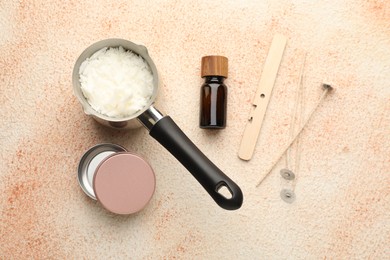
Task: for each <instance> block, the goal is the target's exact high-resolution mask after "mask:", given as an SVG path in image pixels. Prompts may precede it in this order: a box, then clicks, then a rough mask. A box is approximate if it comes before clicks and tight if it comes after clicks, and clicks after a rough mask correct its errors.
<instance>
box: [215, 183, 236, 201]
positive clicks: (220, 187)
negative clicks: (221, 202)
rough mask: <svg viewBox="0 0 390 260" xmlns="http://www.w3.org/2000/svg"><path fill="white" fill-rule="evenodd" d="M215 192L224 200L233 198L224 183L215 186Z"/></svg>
mask: <svg viewBox="0 0 390 260" xmlns="http://www.w3.org/2000/svg"><path fill="white" fill-rule="evenodd" d="M217 192H218V193H219V194H221V195H222V196H224V197H225V198H226V199H231V198H233V193H232V191H231V190H230V189H229V187H228V186H226V184H225V183H221V184H219V185H218V186H217Z"/></svg>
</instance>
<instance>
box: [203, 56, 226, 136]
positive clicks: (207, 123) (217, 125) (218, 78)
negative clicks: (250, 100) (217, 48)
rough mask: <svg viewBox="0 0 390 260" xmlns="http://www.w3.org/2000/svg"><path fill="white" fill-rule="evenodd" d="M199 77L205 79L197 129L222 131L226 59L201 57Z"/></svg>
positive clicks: (223, 125)
mask: <svg viewBox="0 0 390 260" xmlns="http://www.w3.org/2000/svg"><path fill="white" fill-rule="evenodd" d="M201 77H202V78H204V79H205V82H204V84H203V85H202V87H201V90H200V117H199V127H200V128H207V129H210V128H211V129H223V128H225V127H226V105H227V87H226V85H225V84H224V83H223V82H224V80H225V79H226V78H227V77H228V59H227V58H226V57H223V56H205V57H202V66H201Z"/></svg>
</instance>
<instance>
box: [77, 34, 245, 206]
mask: <svg viewBox="0 0 390 260" xmlns="http://www.w3.org/2000/svg"><path fill="white" fill-rule="evenodd" d="M119 46H122V47H123V48H124V49H126V50H130V51H132V52H134V53H136V54H138V55H140V56H141V57H142V58H143V59H144V60H145V61H146V62H147V63H148V65H149V67H150V69H151V71H152V73H153V94H152V97H151V98H150V100H149V103H148V105H147V106H145V107H144V108H143V109H142V110H140V111H138V112H137V113H135V114H134V115H132V116H129V117H125V118H113V117H109V116H106V115H103V114H100V113H98V112H97V111H95V110H94V109H93V108H92V107H91V105H90V104H89V103H88V101H87V100H86V98H85V97H84V95H83V93H82V91H81V84H80V80H79V77H80V76H79V68H80V65H81V63H82V62H83V61H84V60H86V59H87V58H89V57H91V56H92V55H93V54H94V53H95V52H97V51H98V50H100V49H102V48H104V47H119ZM72 78H73V79H72V80H73V88H74V93H75V95H76V96H77V98H78V100H79V101H80V103H81V105H82V107H83V109H84V112H85V113H86V114H87V115H90V116H92V117H93V118H94V119H95V120H96V121H98V122H99V123H101V124H103V125H106V126H110V127H114V128H119V129H120V128H125V129H126V128H136V127H139V126H141V125H143V126H144V127H145V128H146V129H148V131H149V134H150V135H151V136H152V137H153V138H154V139H156V140H157V141H158V142H159V143H160V144H161V145H163V146H164V147H165V148H166V149H167V150H168V151H169V152H170V153H171V154H172V155H173V156H175V158H176V159H177V160H179V161H180V162H181V163H182V164H183V166H184V167H185V168H186V169H187V170H188V171H189V172H190V173H191V174H192V175H193V176H194V177H195V178H196V179H197V181H198V182H199V183H200V184H201V185H202V186H203V187H204V189H205V190H206V191H207V192H208V193H209V194H210V196H211V197H212V198H213V199H214V201H215V202H216V203H217V204H218V205H219V206H221V207H222V208H224V209H228V210H235V209H238V208H240V207H241V205H242V202H243V195H242V191H241V189H240V188H239V187H238V185H237V184H236V183H234V182H233V181H232V180H231V179H230V178H229V177H228V176H226V175H225V174H224V173H223V172H222V171H221V170H220V169H218V167H217V166H215V164H214V163H212V162H211V161H210V160H209V159H208V158H207V157H206V156H205V155H204V154H203V153H202V152H201V151H200V150H199V149H198V148H197V147H196V146H195V145H194V144H193V143H192V141H191V140H190V139H189V138H188V137H187V136H186V135H185V134H184V133H183V132H182V131H181V130H180V128H179V127H178V126H177V125H176V124H175V122H174V121H173V120H172V119H171V117H169V116H165V115H163V114H162V113H161V112H159V111H158V110H157V109H156V108H155V107H154V106H153V104H154V102H155V100H156V97H157V92H158V87H159V77H158V72H157V68H156V66H155V64H154V63H153V61H152V59H151V58H150V56H149V54H148V51H147V49H146V47H145V46H142V45H137V44H135V43H133V42H130V41H127V40H123V39H106V40H102V41H99V42H97V43H94V44H93V45H91V46H89V47H88V48H87V49H86V50H84V52H83V53H82V54H81V55H80V57H79V58H78V59H77V61H76V64H75V66H74V69H73V76H72ZM223 187H225V188H226V189H227V190H228V191H229V192H230V195H231V196H225V195H223V194H222V192H220V191H221V188H223Z"/></svg>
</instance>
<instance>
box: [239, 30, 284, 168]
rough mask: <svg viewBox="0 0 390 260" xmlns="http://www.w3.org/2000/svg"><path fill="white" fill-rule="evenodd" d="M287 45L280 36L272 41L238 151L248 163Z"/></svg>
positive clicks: (276, 36)
mask: <svg viewBox="0 0 390 260" xmlns="http://www.w3.org/2000/svg"><path fill="white" fill-rule="evenodd" d="M286 43H287V38H286V37H285V36H283V35H279V34H277V35H275V36H274V38H273V40H272V43H271V47H270V49H269V51H268V55H267V58H266V60H265V63H264V68H263V72H262V74H261V78H260V83H259V86H258V88H257V91H256V95H255V97H254V98H253V102H252V104H253V107H252V110H251V113H250V116H249V119H248V122H247V124H246V127H245V130H244V134H243V136H242V140H241V145H240V149H239V151H238V157H240V158H241V159H242V160H246V161H248V160H250V159H251V158H252V155H253V152H254V150H255V146H256V143H257V139H258V137H259V133H260V129H261V125H262V123H263V119H264V116H265V112H266V110H267V106H268V103H269V100H270V98H271V94H272V89H273V86H274V84H275V80H276V76H277V74H278V70H279V66H280V63H281V61H282V57H283V52H284V49H285V47H286Z"/></svg>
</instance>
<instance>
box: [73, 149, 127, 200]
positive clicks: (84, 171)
mask: <svg viewBox="0 0 390 260" xmlns="http://www.w3.org/2000/svg"><path fill="white" fill-rule="evenodd" d="M103 152H112V154H115V153H117V152H127V150H126V148H124V147H123V146H120V145H117V144H111V143H102V144H97V145H95V146H93V147H91V148H89V149H88V150H87V151H86V152H85V153H84V155H83V156H82V157H81V159H80V162H79V165H78V168H77V179H78V182H79V185H80V187H81V189H82V190H83V191H84V193H85V194H86V195H87V196H88V197H90V198H91V199H93V200H96V195H95V192H94V191H93V183H92V180H91V181H89V180H88V168H89V166H90V163H91V162H92V160H93V159H94V158H95V157H96V156H97V155H99V154H101V153H103ZM112 154H109V155H107V156H105V157H103V158H101V160H100V161H99V164H100V163H101V162H103V161H104V160H105V159H107V158H108V157H110V156H111V155H112ZM96 168H97V167H96ZM93 174H95V173H93Z"/></svg>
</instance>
